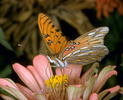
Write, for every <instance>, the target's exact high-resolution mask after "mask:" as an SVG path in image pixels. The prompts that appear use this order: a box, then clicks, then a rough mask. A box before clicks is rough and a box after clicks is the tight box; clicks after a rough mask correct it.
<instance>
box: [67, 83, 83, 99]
mask: <svg viewBox="0 0 123 100" xmlns="http://www.w3.org/2000/svg"><path fill="white" fill-rule="evenodd" d="M84 90H85V87H84V86H81V87H80V86H77V87H76V86H75V85H69V86H68V87H67V94H68V100H76V98H80V97H81V96H82V94H83V92H84Z"/></svg>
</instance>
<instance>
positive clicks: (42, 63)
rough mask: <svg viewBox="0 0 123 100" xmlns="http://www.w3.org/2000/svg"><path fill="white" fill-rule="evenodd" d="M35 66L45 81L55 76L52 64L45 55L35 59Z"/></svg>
mask: <svg viewBox="0 0 123 100" xmlns="http://www.w3.org/2000/svg"><path fill="white" fill-rule="evenodd" d="M33 65H34V67H35V69H36V70H37V72H38V74H39V75H40V76H41V78H42V79H43V81H45V80H48V79H49V77H51V76H53V72H52V69H51V66H50V63H49V61H48V59H47V57H45V56H44V55H38V56H36V57H35V58H34V59H33Z"/></svg>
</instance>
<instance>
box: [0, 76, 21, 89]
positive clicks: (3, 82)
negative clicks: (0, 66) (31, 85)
mask: <svg viewBox="0 0 123 100" xmlns="http://www.w3.org/2000/svg"><path fill="white" fill-rule="evenodd" d="M8 86H9V87H12V88H14V89H17V90H19V89H18V88H17V86H16V84H12V83H10V82H9V81H8V80H6V79H2V78H0V87H3V88H6V89H8Z"/></svg>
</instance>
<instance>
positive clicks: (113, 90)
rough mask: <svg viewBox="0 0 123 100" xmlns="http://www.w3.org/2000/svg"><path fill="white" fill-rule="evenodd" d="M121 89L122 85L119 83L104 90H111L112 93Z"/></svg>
mask: <svg viewBox="0 0 123 100" xmlns="http://www.w3.org/2000/svg"><path fill="white" fill-rule="evenodd" d="M119 89H120V86H119V85H117V86H115V87H112V88H110V89H106V90H104V91H110V92H111V93H113V92H116V91H118V90H119Z"/></svg>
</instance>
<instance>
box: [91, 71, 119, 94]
mask: <svg viewBox="0 0 123 100" xmlns="http://www.w3.org/2000/svg"><path fill="white" fill-rule="evenodd" d="M112 75H117V72H116V71H115V70H112V71H110V72H108V73H107V74H106V75H105V76H104V77H103V79H101V80H100V81H96V82H95V84H94V88H93V91H94V92H96V93H98V92H99V91H100V89H101V88H102V86H103V85H104V84H105V82H106V81H107V79H108V78H110V77H111V76H112ZM97 80H98V78H97Z"/></svg>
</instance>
